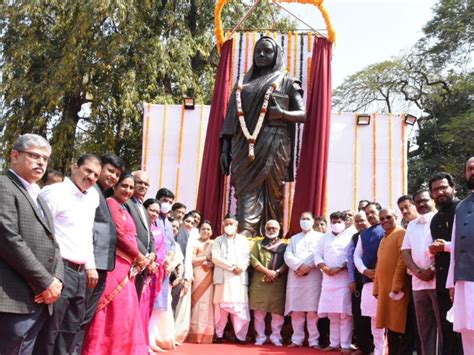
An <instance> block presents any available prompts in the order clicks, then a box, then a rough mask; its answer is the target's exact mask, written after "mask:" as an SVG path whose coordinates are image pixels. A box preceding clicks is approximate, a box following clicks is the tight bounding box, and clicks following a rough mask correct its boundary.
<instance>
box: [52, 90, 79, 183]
mask: <svg viewBox="0 0 474 355" xmlns="http://www.w3.org/2000/svg"><path fill="white" fill-rule="evenodd" d="M82 102H83V100H82V98H81V97H80V95H68V96H66V97H65V99H64V110H63V114H62V117H61V121H60V122H59V123H58V125H56V127H54V128H53V137H52V139H51V145H52V147H53V152H52V156H51V158H52V161H51V165H52V167H54V168H55V169H57V170H60V171H62V172H63V173H65V174H66V173H67V172H68V171H69V169H70V165H71V163H72V159H73V158H74V155H75V153H76V151H75V141H76V128H77V123H78V122H79V120H80V117H79V111H80V110H81V106H82Z"/></svg>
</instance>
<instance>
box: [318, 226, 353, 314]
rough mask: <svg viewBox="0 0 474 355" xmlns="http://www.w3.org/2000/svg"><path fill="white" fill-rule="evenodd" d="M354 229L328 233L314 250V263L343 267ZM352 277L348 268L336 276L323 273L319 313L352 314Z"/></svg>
mask: <svg viewBox="0 0 474 355" xmlns="http://www.w3.org/2000/svg"><path fill="white" fill-rule="evenodd" d="M352 235H353V231H352V229H349V230H346V231H344V232H342V233H340V234H339V235H337V236H335V235H334V234H333V233H332V232H331V231H329V232H328V233H326V234H325V235H324V236H323V238H322V241H321V243H318V245H317V246H316V250H315V252H314V264H315V265H318V264H320V263H324V264H326V265H327V266H328V267H330V268H333V267H341V266H342V265H343V264H344V263H347V255H348V249H349V246H350V243H351V242H352ZM349 284H350V279H349V273H348V271H347V268H346V269H344V270H342V271H341V272H339V273H338V274H336V275H334V276H329V275H327V274H324V273H323V282H322V287H321V297H320V299H319V307H318V313H320V314H326V313H343V314H347V315H350V316H352V309H351V304H352V300H351V291H350V289H349Z"/></svg>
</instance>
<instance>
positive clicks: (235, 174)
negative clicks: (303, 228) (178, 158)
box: [221, 37, 304, 235]
mask: <svg viewBox="0 0 474 355" xmlns="http://www.w3.org/2000/svg"><path fill="white" fill-rule="evenodd" d="M262 39H263V37H262V38H261V39H260V40H259V41H261V40H262ZM264 39H265V40H268V41H271V42H272V43H273V44H274V47H275V48H276V59H275V62H274V64H273V67H272V69H271V71H270V72H269V73H267V74H265V75H262V76H258V68H256V67H255V63H254V65H253V66H252V67H251V68H250V70H249V71H248V73H247V74H246V75H245V77H244V80H243V88H242V91H241V99H242V109H243V112H244V116H245V122H246V125H247V128H248V130H249V132H250V134H252V133H253V132H254V130H255V127H256V125H257V121H258V118H259V115H260V111H261V108H262V104H263V102H264V96H265V93H266V91H267V89H268V88H269V87H270V86H271V85H272V83H274V82H280V85H279V87H278V88H277V89H276V90H275V94H277V93H278V94H286V95H288V96H289V107H288V109H289V110H304V103H303V100H302V90H301V87H300V86H299V82H297V81H295V80H292V79H290V78H288V77H287V75H286V74H285V73H284V72H283V71H282V68H283V59H282V50H281V48H280V47H279V46H278V45H277V44H276V42H275V41H274V40H273V39H271V38H269V37H264ZM257 44H258V42H257ZM235 92H236V87H235V88H234V90H233V92H232V94H231V97H230V101H229V107H228V111H227V115H226V118H225V121H224V123H223V126H222V131H221V138H228V137H232V145H231V156H232V165H231V174H232V176H231V185H232V186H234V188H235V197H236V199H237V212H236V215H237V219H238V221H239V227H240V229H241V230H247V231H249V232H250V233H251V234H253V235H255V234H259V233H262V232H263V227H264V224H265V222H266V221H268V220H269V219H275V220H277V221H281V220H282V218H283V197H284V185H285V181H293V180H294V164H293V161H294V159H293V157H294V146H295V144H294V142H295V126H296V125H295V124H294V123H290V122H286V121H281V120H277V121H275V120H273V121H269V120H268V118H267V117H265V119H264V123H263V126H262V129H261V131H260V133H259V135H258V137H257V140H256V143H255V148H254V149H255V159H254V160H253V161H251V160H250V159H249V157H248V153H249V149H248V142H247V139H246V138H245V136H244V134H243V133H242V129H241V127H240V123H239V119H238V116H237V104H236V99H235ZM271 105H272V100H270V103H269V107H270V106H271Z"/></svg>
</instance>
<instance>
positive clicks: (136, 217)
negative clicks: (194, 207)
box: [125, 170, 157, 298]
mask: <svg viewBox="0 0 474 355" xmlns="http://www.w3.org/2000/svg"><path fill="white" fill-rule="evenodd" d="M132 175H133V177H134V178H135V191H134V192H133V197H132V198H131V199H130V200H128V201H127V203H126V204H125V207H126V208H127V210H128V212H129V213H130V215H131V216H132V218H133V221H134V222H135V227H136V229H137V245H138V249H139V250H140V253H142V254H143V255H146V256H147V258H148V260H149V263H148V266H147V268H146V269H145V270H143V271H142V272H141V273H140V274H138V275H137V276H136V277H135V286H136V287H137V293H138V297H139V298H140V296H141V294H142V289H143V284H144V283H145V279H146V276H147V274H148V273H151V274H152V273H155V272H156V270H157V266H156V264H155V259H156V254H155V239H154V238H153V235H152V234H151V231H150V219H149V217H148V214H147V212H146V210H145V208H144V207H143V200H144V199H145V195H146V193H147V191H148V188H149V187H150V178H149V177H148V174H147V173H146V172H145V171H142V170H137V171H134V172H133V173H132Z"/></svg>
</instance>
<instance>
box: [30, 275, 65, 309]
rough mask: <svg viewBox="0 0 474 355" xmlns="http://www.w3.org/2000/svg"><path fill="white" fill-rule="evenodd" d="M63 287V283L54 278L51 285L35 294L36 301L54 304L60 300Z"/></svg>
mask: <svg viewBox="0 0 474 355" xmlns="http://www.w3.org/2000/svg"><path fill="white" fill-rule="evenodd" d="M62 289H63V283H62V282H61V281H60V280H59V279H57V278H56V277H54V278H53V282H52V283H51V285H49V287H48V288H47V289H46V290H44V291H43V292H41V293H39V294H37V295H36V296H35V302H36V303H44V304H52V303H54V302H56V301H57V300H58V298H59V297H60V296H61V290H62Z"/></svg>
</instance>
